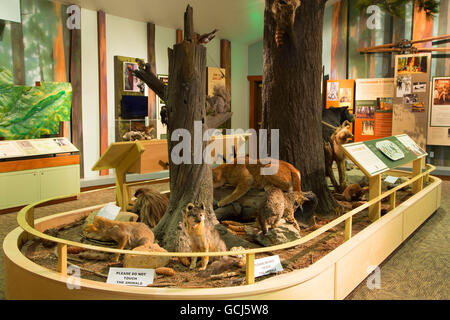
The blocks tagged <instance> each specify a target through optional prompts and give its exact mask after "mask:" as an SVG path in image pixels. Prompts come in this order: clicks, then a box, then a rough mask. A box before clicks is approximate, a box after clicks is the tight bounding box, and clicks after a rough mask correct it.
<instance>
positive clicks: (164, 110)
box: [159, 106, 169, 126]
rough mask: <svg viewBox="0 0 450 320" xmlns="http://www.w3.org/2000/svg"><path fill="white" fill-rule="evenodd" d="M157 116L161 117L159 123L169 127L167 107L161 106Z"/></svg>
mask: <svg viewBox="0 0 450 320" xmlns="http://www.w3.org/2000/svg"><path fill="white" fill-rule="evenodd" d="M159 115H160V116H161V122H162V124H163V125H166V126H167V125H169V121H168V119H167V107H166V106H162V107H161V111H160V112H159Z"/></svg>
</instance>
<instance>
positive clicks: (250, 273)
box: [17, 164, 436, 284]
mask: <svg viewBox="0 0 450 320" xmlns="http://www.w3.org/2000/svg"><path fill="white" fill-rule="evenodd" d="M435 169H436V167H434V166H433V165H430V164H427V165H426V170H425V171H423V172H422V173H420V174H419V175H417V176H415V177H412V178H410V179H409V180H408V181H406V182H404V183H402V184H400V185H398V186H397V187H395V188H392V189H391V190H388V191H386V192H384V193H383V194H382V195H380V196H378V197H376V198H374V199H372V200H370V201H368V202H366V203H364V204H362V205H360V206H359V207H357V208H355V209H353V210H352V211H349V212H347V213H345V214H343V215H342V216H340V217H338V218H336V219H334V220H333V221H331V222H329V223H328V224H326V225H324V226H322V227H321V228H319V229H317V230H315V231H313V232H311V233H309V234H308V235H306V236H305V237H302V238H300V239H298V240H295V241H291V242H288V243H284V244H280V245H275V246H270V247H264V248H256V249H244V250H238V251H221V252H143V251H132V250H121V249H114V248H107V247H99V246H95V245H89V244H84V243H79V242H75V241H70V240H66V239H60V238H56V237H52V236H49V235H46V234H44V233H42V232H40V231H38V230H36V229H35V228H34V208H35V207H36V206H38V205H40V204H42V203H45V202H48V201H51V200H58V199H61V198H66V197H67V196H63V197H57V198H52V199H49V200H44V201H40V202H37V203H34V204H31V205H28V206H26V207H25V208H23V209H22V210H20V211H19V213H18V215H17V222H18V224H19V226H20V227H21V228H22V229H23V230H24V231H25V232H27V233H28V234H29V235H34V236H36V237H39V238H41V239H46V240H49V241H53V242H56V243H57V244H58V248H59V250H58V251H61V252H62V253H64V248H65V247H66V246H75V247H80V248H84V249H88V250H94V251H101V252H109V253H120V254H133V255H145V256H165V257H167V256H169V257H203V256H235V255H245V256H246V261H247V267H246V273H247V274H246V280H247V284H252V283H254V259H255V255H256V254H257V253H264V252H271V251H277V250H282V249H288V248H292V247H295V246H298V245H301V244H304V243H306V242H308V241H310V240H312V239H314V238H316V237H317V236H319V235H321V234H323V233H325V232H327V231H328V230H329V229H331V228H333V227H335V226H337V225H338V224H340V223H342V222H344V221H346V225H349V228H350V231H348V230H347V231H346V234H347V233H348V234H351V223H349V222H348V221H350V219H352V217H353V216H354V215H356V214H358V213H360V212H361V211H363V210H365V209H367V208H369V207H370V206H372V205H373V204H376V203H378V202H380V201H381V200H383V199H384V198H386V197H390V196H391V195H393V194H394V197H395V192H397V191H398V190H400V189H402V188H404V187H406V186H408V185H410V184H412V183H414V182H415V181H417V180H419V179H421V178H422V177H424V176H429V174H430V172H432V171H434V170H435ZM391 203H392V199H391ZM392 209H394V208H392V207H391V210H392ZM346 238H347V237H346ZM349 238H350V237H349ZM28 239H30V237H28ZM346 240H348V239H346ZM66 249H67V248H66ZM65 265H67V255H66V254H60V255H58V266H61V267H59V268H58V270H59V271H60V272H61V273H64V274H65V273H66V268H64V266H65Z"/></svg>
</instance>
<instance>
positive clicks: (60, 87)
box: [0, 67, 72, 140]
mask: <svg viewBox="0 0 450 320" xmlns="http://www.w3.org/2000/svg"><path fill="white" fill-rule="evenodd" d="M12 78H13V75H12V73H11V71H10V70H8V69H6V68H2V67H0V137H2V138H5V139H6V140H19V139H36V138H40V137H45V136H52V135H56V134H58V133H59V123H60V122H61V121H70V115H71V104H72V86H71V84H70V83H66V82H42V83H41V86H38V87H34V86H15V85H13V84H12Z"/></svg>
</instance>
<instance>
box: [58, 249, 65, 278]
mask: <svg viewBox="0 0 450 320" xmlns="http://www.w3.org/2000/svg"><path fill="white" fill-rule="evenodd" d="M57 253H58V272H59V273H61V274H63V275H67V244H64V243H58V247H57Z"/></svg>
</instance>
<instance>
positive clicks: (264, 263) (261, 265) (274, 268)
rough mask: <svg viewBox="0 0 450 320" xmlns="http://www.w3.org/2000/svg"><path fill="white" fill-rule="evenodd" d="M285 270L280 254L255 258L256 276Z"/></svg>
mask: <svg viewBox="0 0 450 320" xmlns="http://www.w3.org/2000/svg"><path fill="white" fill-rule="evenodd" d="M280 271H283V266H282V265H281V262H280V257H279V256H278V255H276V256H271V257H266V258H261V259H255V278H257V277H261V276H265V275H268V274H270V273H276V272H280Z"/></svg>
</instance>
